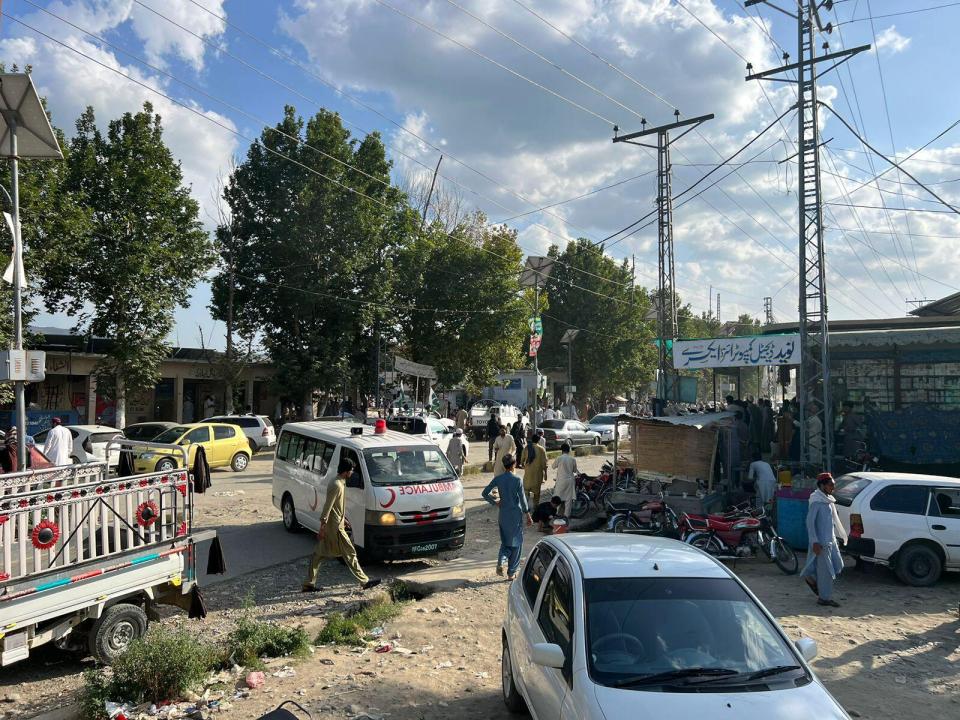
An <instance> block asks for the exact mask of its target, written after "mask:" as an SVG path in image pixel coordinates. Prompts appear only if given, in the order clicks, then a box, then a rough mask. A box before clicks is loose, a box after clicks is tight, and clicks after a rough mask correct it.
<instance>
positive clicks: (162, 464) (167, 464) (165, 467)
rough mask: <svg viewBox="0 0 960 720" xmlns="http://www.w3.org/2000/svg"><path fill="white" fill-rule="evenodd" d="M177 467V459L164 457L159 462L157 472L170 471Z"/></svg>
mask: <svg viewBox="0 0 960 720" xmlns="http://www.w3.org/2000/svg"><path fill="white" fill-rule="evenodd" d="M176 467H177V461H176V460H174V459H173V458H163V459H162V460H160V461H158V462H157V472H170V471H171V470H175V469H176Z"/></svg>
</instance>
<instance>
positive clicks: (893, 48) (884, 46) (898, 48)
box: [877, 25, 910, 55]
mask: <svg viewBox="0 0 960 720" xmlns="http://www.w3.org/2000/svg"><path fill="white" fill-rule="evenodd" d="M908 47H910V38H908V37H906V36H904V35H901V34H900V33H898V32H897V26H896V25H891V26H890V27H888V28H886V29H885V30H882V31H881V32H880V34H879V35H877V51H878V52H879V51H880V50H888V51H889V52H890V54H891V55H893V54H896V53H899V52H903V51H904V50H906V49H907V48H908Z"/></svg>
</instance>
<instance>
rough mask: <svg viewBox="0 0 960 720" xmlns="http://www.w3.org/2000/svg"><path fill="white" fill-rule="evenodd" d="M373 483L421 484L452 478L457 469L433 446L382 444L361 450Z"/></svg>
mask: <svg viewBox="0 0 960 720" xmlns="http://www.w3.org/2000/svg"><path fill="white" fill-rule="evenodd" d="M363 458H364V460H365V461H366V465H367V473H368V474H369V475H370V482H372V483H373V484H374V485H424V484H428V483H435V482H441V481H443V480H453V479H454V478H456V473H455V472H454V470H453V468H452V467H451V465H450V463H449V462H447V458H446V457H445V456H444V454H443V452H442V451H441V450H440V449H439V448H436V447H385V448H370V449H368V450H364V451H363Z"/></svg>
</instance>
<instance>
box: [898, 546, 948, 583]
mask: <svg viewBox="0 0 960 720" xmlns="http://www.w3.org/2000/svg"><path fill="white" fill-rule="evenodd" d="M942 570H943V563H942V562H941V560H940V556H939V555H938V554H937V552H936V551H935V550H934V549H933V548H931V547H929V546H927V545H920V544H917V545H907V546H906V547H905V548H903V549H902V550H901V551H900V552H899V553H897V564H896V573H897V577H898V578H900V581H901V582H903V583H905V584H907V585H912V586H913V587H927V586H928V585H933V584H934V583H935V582H936V581H937V580H938V579H939V578H940V573H941V572H942Z"/></svg>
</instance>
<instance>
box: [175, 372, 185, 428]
mask: <svg viewBox="0 0 960 720" xmlns="http://www.w3.org/2000/svg"><path fill="white" fill-rule="evenodd" d="M173 416H174V418H176V421H177V422H178V423H182V422H183V378H182V377H181V376H180V375H176V376H174V378H173Z"/></svg>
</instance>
